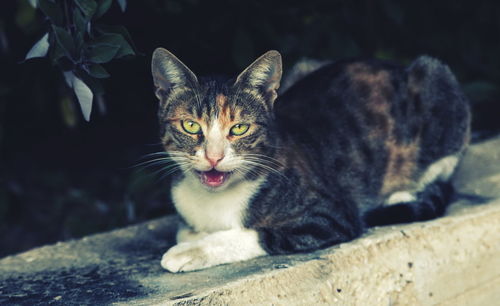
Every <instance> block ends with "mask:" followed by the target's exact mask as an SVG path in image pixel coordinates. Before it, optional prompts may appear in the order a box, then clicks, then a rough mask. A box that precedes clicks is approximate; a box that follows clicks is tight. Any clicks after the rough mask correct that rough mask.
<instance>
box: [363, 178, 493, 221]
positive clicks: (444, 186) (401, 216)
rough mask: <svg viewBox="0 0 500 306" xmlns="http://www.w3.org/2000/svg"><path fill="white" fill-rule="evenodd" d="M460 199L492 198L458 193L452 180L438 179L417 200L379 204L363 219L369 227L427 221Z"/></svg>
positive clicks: (418, 195) (440, 214) (480, 201)
mask: <svg viewBox="0 0 500 306" xmlns="http://www.w3.org/2000/svg"><path fill="white" fill-rule="evenodd" d="M458 200H467V201H469V202H473V203H475V204H482V203H486V202H488V201H489V200H491V198H488V197H483V196H479V195H471V194H466V193H458V192H456V190H455V188H454V187H453V185H452V183H451V182H450V181H445V182H443V181H436V182H434V183H432V184H430V185H428V186H427V187H426V188H425V189H424V190H423V191H421V192H419V193H417V194H416V200H414V201H411V202H405V203H399V204H398V203H396V204H392V205H390V206H379V207H377V208H374V209H372V210H369V211H368V212H366V213H365V214H364V216H363V221H364V223H365V226H367V227H372V226H382V225H389V224H398V223H409V222H417V221H427V220H431V219H434V218H437V217H441V216H443V215H444V214H445V212H446V208H447V207H448V205H449V204H450V203H452V202H455V201H458Z"/></svg>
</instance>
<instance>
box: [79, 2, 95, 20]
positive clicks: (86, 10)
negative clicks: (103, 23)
mask: <svg viewBox="0 0 500 306" xmlns="http://www.w3.org/2000/svg"><path fill="white" fill-rule="evenodd" d="M73 1H74V2H75V3H76V5H77V6H78V7H79V8H80V10H82V13H83V15H85V17H87V18H91V17H92V16H94V14H95V12H96V10H97V3H96V2H95V1H94V0H73Z"/></svg>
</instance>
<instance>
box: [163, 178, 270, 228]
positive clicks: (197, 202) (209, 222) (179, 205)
mask: <svg viewBox="0 0 500 306" xmlns="http://www.w3.org/2000/svg"><path fill="white" fill-rule="evenodd" d="M262 181H263V179H258V180H255V181H245V182H241V183H239V184H238V185H236V186H232V187H231V188H228V189H226V190H223V191H219V192H211V191H208V190H206V189H205V188H203V186H201V185H200V183H199V182H198V181H197V180H196V179H195V178H184V179H183V181H181V182H179V183H178V184H177V185H176V186H174V187H173V188H172V199H173V201H174V205H175V207H176V209H177V212H178V213H179V214H180V215H181V216H182V217H183V218H184V220H186V222H187V223H188V224H189V225H190V226H192V227H193V228H194V229H195V230H196V231H199V232H208V233H210V232H216V231H221V230H229V229H233V228H242V227H243V218H244V216H245V212H246V209H247V207H248V204H249V201H250V199H251V198H252V196H253V195H254V194H255V193H256V192H257V191H258V189H259V187H260V185H261V184H262Z"/></svg>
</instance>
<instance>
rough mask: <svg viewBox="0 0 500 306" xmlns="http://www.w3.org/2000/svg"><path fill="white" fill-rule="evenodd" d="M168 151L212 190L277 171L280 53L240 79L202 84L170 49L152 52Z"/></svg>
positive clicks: (271, 53) (270, 54) (266, 57)
mask: <svg viewBox="0 0 500 306" xmlns="http://www.w3.org/2000/svg"><path fill="white" fill-rule="evenodd" d="M152 72H153V79H154V84H155V87H156V96H157V97H158V99H159V100H160V106H159V113H158V115H159V122H160V133H161V140H162V143H163V146H164V148H165V151H167V152H168V153H169V155H170V157H171V158H172V159H173V160H174V161H175V162H176V163H177V165H178V166H179V168H180V169H181V170H182V172H183V173H184V174H185V175H186V176H190V177H191V178H196V180H197V181H199V183H200V184H202V185H203V186H205V187H206V188H208V189H210V190H214V191H215V190H222V189H225V188H227V187H228V186H230V185H232V184H237V183H238V182H240V181H243V180H248V179H255V178H257V177H258V176H260V175H263V174H266V173H268V172H270V171H271V172H272V171H275V169H276V167H277V163H276V161H275V160H273V159H272V156H271V154H272V152H274V149H275V141H276V139H275V138H276V137H274V136H273V133H274V129H273V119H274V116H273V103H274V100H275V99H276V97H277V93H276V90H277V89H278V87H279V84H280V80H281V72H282V66H281V55H280V54H279V53H278V52H277V51H269V52H267V53H265V54H264V55H262V56H261V57H259V58H258V59H257V60H255V61H254V62H253V63H252V64H251V65H250V66H248V67H247V68H246V69H245V70H244V71H243V72H242V73H241V74H239V75H238V77H237V78H236V79H232V80H228V81H218V80H214V79H207V80H202V79H198V78H197V77H196V75H195V74H194V73H193V72H192V71H191V70H189V68H188V67H187V66H186V65H184V64H183V63H182V62H181V61H180V60H179V59H177V57H175V56H174V55H173V54H172V53H170V52H169V51H167V50H165V49H162V48H158V49H156V50H155V52H154V53H153V59H152Z"/></svg>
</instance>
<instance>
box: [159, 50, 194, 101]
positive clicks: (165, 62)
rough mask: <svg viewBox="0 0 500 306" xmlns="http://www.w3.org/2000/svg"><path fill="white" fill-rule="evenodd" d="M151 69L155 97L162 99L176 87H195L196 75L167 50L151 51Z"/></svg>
mask: <svg viewBox="0 0 500 306" xmlns="http://www.w3.org/2000/svg"><path fill="white" fill-rule="evenodd" d="M151 70H152V73H153V80H154V84H155V87H156V91H155V93H156V97H158V99H160V100H162V99H163V98H165V97H166V96H167V95H168V93H169V92H170V91H171V90H172V89H173V88H176V87H195V86H196V85H197V84H198V79H197V78H196V75H195V74H194V73H193V72H192V71H191V70H189V68H188V67H187V66H186V65H184V63H183V62H181V61H180V60H179V59H178V58H177V57H176V56H175V55H173V54H172V53H170V52H169V51H168V50H166V49H163V48H158V49H156V50H155V51H154V52H153V58H152V60H151Z"/></svg>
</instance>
